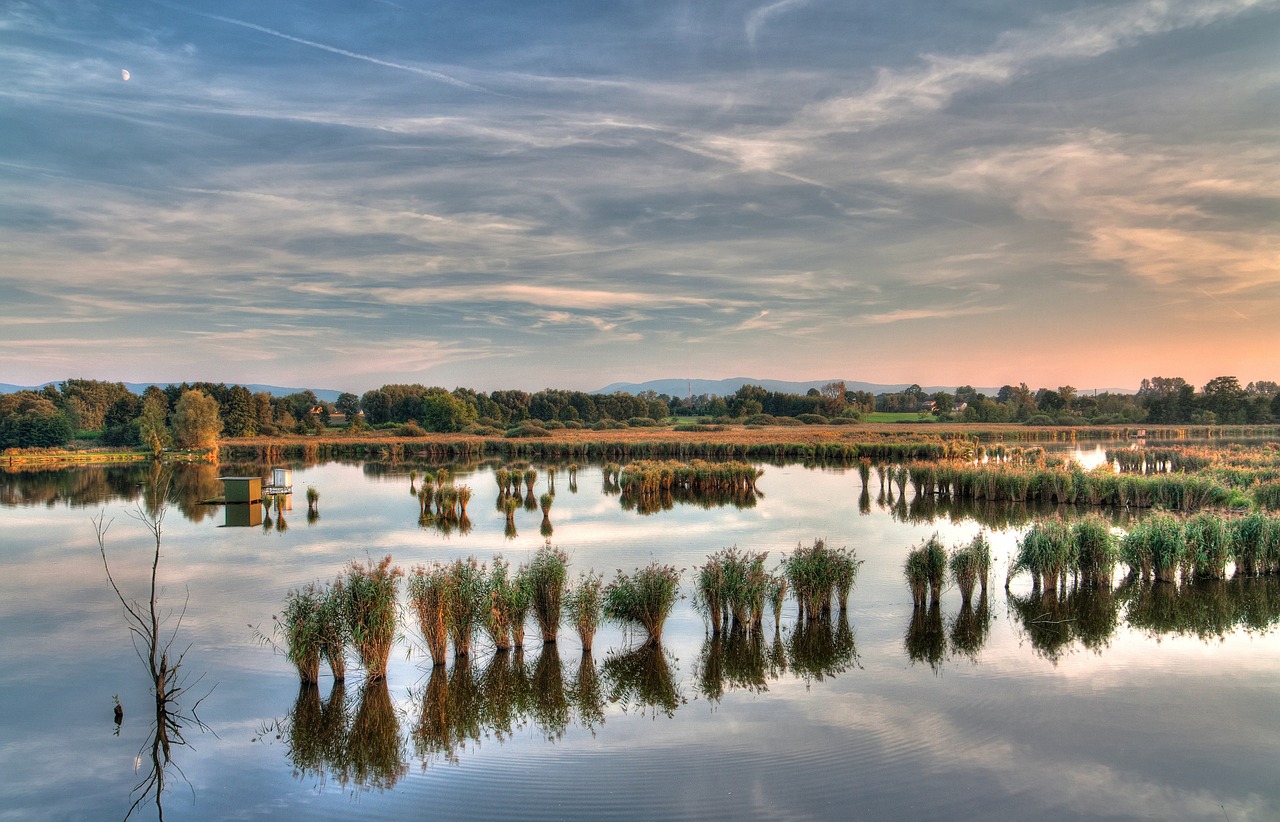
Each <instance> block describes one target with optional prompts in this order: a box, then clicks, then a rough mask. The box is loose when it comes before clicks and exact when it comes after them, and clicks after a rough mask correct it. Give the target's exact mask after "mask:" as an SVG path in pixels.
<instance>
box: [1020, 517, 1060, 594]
mask: <svg viewBox="0 0 1280 822" xmlns="http://www.w3.org/2000/svg"><path fill="white" fill-rule="evenodd" d="M1075 564H1076V540H1075V538H1074V536H1073V535H1072V531H1071V526H1070V525H1068V524H1067V523H1066V522H1065V521H1064V520H1061V519H1058V518H1056V517H1054V518H1050V519H1042V520H1039V521H1038V522H1036V523H1034V524H1033V525H1032V526H1031V527H1030V528H1029V529H1028V530H1027V532H1026V533H1025V534H1023V536H1022V539H1020V540H1018V554H1017V556H1016V557H1015V559H1014V562H1013V564H1012V565H1011V566H1010V568H1009V573H1010V576H1013V575H1016V574H1017V573H1019V572H1020V571H1029V572H1030V573H1031V577H1032V581H1033V585H1035V586H1037V587H1039V586H1040V585H1043V586H1044V588H1045V589H1046V590H1048V589H1050V588H1057V587H1058V581H1059V579H1061V578H1062V575H1063V574H1064V573H1065V572H1066V571H1069V570H1070V569H1072V568H1074V567H1075Z"/></svg>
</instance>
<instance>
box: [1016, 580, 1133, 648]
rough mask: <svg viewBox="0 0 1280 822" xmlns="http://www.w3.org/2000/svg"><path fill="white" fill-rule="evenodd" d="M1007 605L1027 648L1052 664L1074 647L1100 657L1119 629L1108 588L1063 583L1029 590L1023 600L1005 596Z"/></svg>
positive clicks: (1117, 611) (1113, 598)
mask: <svg viewBox="0 0 1280 822" xmlns="http://www.w3.org/2000/svg"><path fill="white" fill-rule="evenodd" d="M1008 603H1009V611H1010V613H1011V614H1013V616H1014V617H1015V619H1016V622H1017V624H1018V626H1019V628H1020V630H1021V631H1022V633H1023V634H1024V635H1025V636H1026V637H1027V639H1028V640H1029V641H1030V642H1031V647H1032V648H1034V649H1035V651H1036V652H1037V653H1038V654H1040V655H1041V656H1043V657H1044V658H1045V659H1048V660H1049V661H1051V662H1054V663H1057V661H1058V660H1059V659H1061V658H1062V656H1063V655H1065V654H1066V653H1067V652H1068V651H1070V650H1071V649H1072V647H1073V646H1074V645H1075V644H1076V643H1079V644H1080V645H1081V646H1082V647H1084V648H1087V649H1089V650H1091V651H1093V652H1094V653H1101V652H1102V651H1103V649H1105V648H1106V647H1107V646H1109V645H1110V644H1111V637H1112V636H1113V635H1114V634H1115V632H1116V628H1117V627H1118V625H1119V608H1118V606H1117V604H1116V596H1115V593H1114V592H1113V591H1112V590H1111V588H1110V586H1108V585H1103V586H1092V585H1084V584H1071V585H1068V584H1066V582H1065V581H1064V582H1063V584H1062V585H1061V586H1060V587H1057V588H1047V589H1045V590H1036V589H1033V590H1032V591H1031V593H1030V594H1028V595H1026V596H1020V595H1018V594H1014V593H1009V594H1008Z"/></svg>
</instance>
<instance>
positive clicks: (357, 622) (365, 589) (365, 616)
mask: <svg viewBox="0 0 1280 822" xmlns="http://www.w3.org/2000/svg"><path fill="white" fill-rule="evenodd" d="M402 576H404V571H403V570H401V569H400V568H399V567H397V566H393V565H392V564H391V555H390V554H388V555H387V556H385V557H383V559H382V560H380V561H379V562H377V563H376V564H375V563H374V562H373V560H369V562H368V564H362V563H360V562H356V561H353V562H351V564H350V565H348V566H347V575H346V581H345V586H344V590H345V592H346V594H345V604H344V605H345V607H344V609H343V610H344V613H345V615H346V618H347V626H348V629H349V631H350V634H351V642H352V644H353V645H354V646H355V650H356V654H357V656H358V657H359V658H360V664H361V665H362V666H363V667H364V670H365V675H366V677H367V678H368V679H369V680H376V679H382V678H385V677H386V675H387V659H388V658H389V657H390V655H391V644H392V642H393V641H394V640H395V635H396V626H397V622H398V608H397V605H396V590H397V587H398V582H397V581H398V580H399V579H400V577H402Z"/></svg>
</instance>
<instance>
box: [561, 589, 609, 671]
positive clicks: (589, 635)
mask: <svg viewBox="0 0 1280 822" xmlns="http://www.w3.org/2000/svg"><path fill="white" fill-rule="evenodd" d="M602 585H603V581H602V579H601V577H600V575H599V574H597V573H594V572H591V571H587V572H584V573H582V574H579V575H578V581H577V583H576V584H574V585H573V587H571V588H570V589H569V590H568V593H567V594H566V595H565V599H564V612H565V617H566V618H567V619H568V622H569V624H570V625H572V626H573V629H574V630H575V631H576V632H577V633H578V639H579V640H581V642H582V650H583V651H584V652H587V653H590V651H591V643H592V641H593V640H594V639H595V635H596V629H598V628H599V627H600V617H601V615H602V606H603V603H604V599H603V595H602V593H601V587H602Z"/></svg>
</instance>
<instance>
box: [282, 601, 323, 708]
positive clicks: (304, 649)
mask: <svg viewBox="0 0 1280 822" xmlns="http://www.w3.org/2000/svg"><path fill="white" fill-rule="evenodd" d="M321 601H322V594H321V592H320V590H319V589H318V588H317V587H316V584H315V583H314V582H309V583H307V584H306V585H305V586H303V587H302V588H300V589H296V590H293V591H290V592H289V593H288V594H286V595H285V601H284V609H283V611H281V615H280V625H281V627H282V629H283V631H284V639H285V656H286V658H287V659H288V660H289V661H290V662H292V663H293V665H294V667H296V668H297V669H298V677H299V678H300V679H301V680H302V682H303V683H304V684H307V685H314V684H315V683H317V682H319V681H320V655H321V648H322V643H321V637H322V630H321V616H320V607H321Z"/></svg>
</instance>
